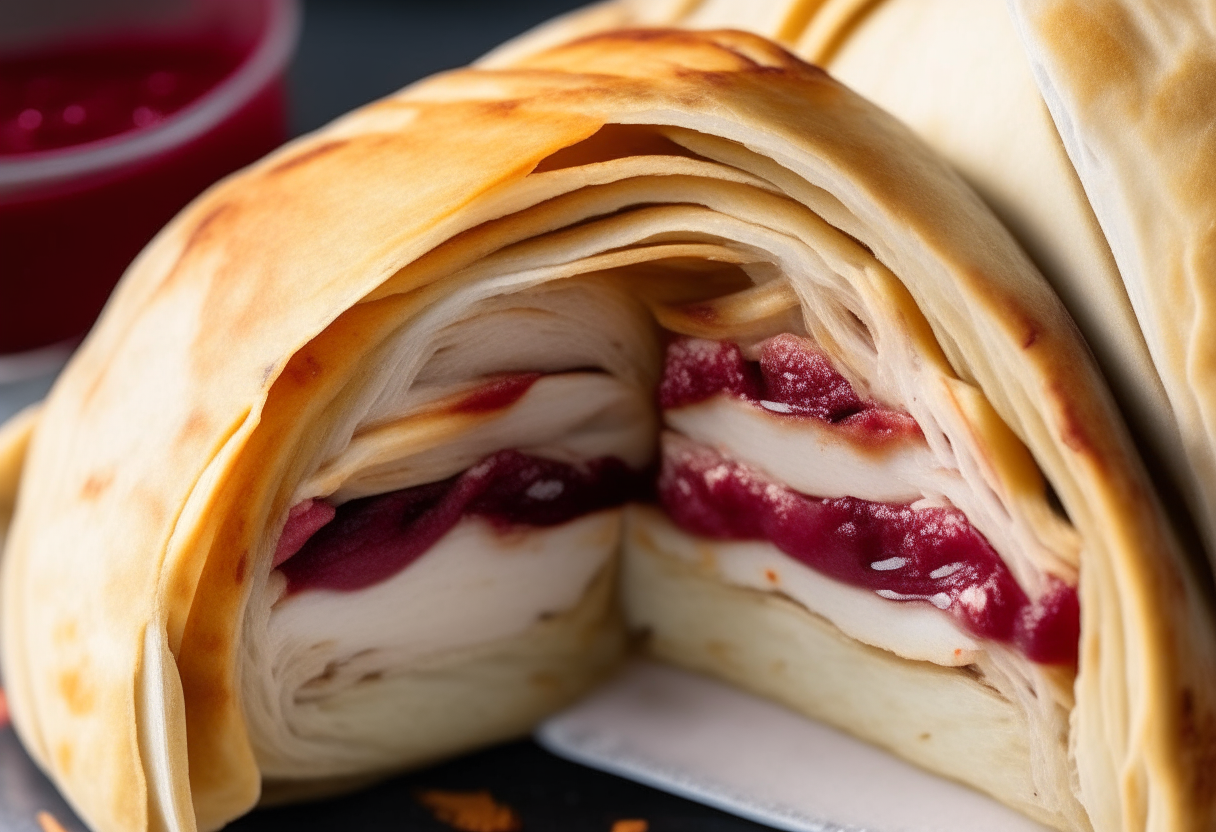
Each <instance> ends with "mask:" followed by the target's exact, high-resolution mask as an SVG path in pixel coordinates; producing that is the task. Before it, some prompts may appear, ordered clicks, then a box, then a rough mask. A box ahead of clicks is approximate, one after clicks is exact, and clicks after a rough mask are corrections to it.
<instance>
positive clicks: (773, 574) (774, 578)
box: [764, 569, 777, 584]
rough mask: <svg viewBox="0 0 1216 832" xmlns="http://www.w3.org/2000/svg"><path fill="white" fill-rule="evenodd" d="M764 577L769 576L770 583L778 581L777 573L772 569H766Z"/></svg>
mask: <svg viewBox="0 0 1216 832" xmlns="http://www.w3.org/2000/svg"><path fill="white" fill-rule="evenodd" d="M764 577H766V578H768V580H769V583H773V584H775V583H777V573H776V572H774V571H773V570H771V569H765V570H764Z"/></svg>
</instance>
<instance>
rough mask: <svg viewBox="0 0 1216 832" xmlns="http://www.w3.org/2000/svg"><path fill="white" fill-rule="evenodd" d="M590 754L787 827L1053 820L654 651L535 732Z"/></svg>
mask: <svg viewBox="0 0 1216 832" xmlns="http://www.w3.org/2000/svg"><path fill="white" fill-rule="evenodd" d="M536 739H537V741H538V742H539V743H540V744H541V745H543V746H544V747H545V748H547V749H548V750H550V751H551V752H553V753H554V754H557V755H558V756H560V757H564V758H566V759H568V760H572V761H574V762H577V763H581V764H583V765H587V766H590V767H592V768H597V769H600V770H602V771H607V772H610V773H612V774H616V775H619V776H621V777H626V778H628V779H630V780H635V781H637V782H639V783H644V784H646V785H648V786H653V787H655V788H658V789H662V790H664V791H667V792H671V793H673V794H678V795H681V796H683V797H687V798H690V799H692V800H696V801H699V802H701V803H705V804H708V805H710V806H714V807H717V808H719V809H722V810H724V811H727V812H731V813H732V814H736V815H739V816H741V817H745V818H749V819H751V820H755V821H759V822H760V823H765V824H768V825H770V826H773V827H776V828H778V829H787V830H792V832H860V831H861V830H866V831H867V832H975V830H977V829H983V830H986V832H1049V830H1048V829H1047V827H1045V826H1042V825H1040V824H1038V823H1036V822H1034V821H1032V820H1030V819H1028V818H1025V817H1023V816H1022V815H1019V814H1018V813H1016V812H1014V811H1013V810H1012V809H1009V808H1007V807H1005V806H1003V805H1001V804H1000V803H997V802H996V801H994V800H992V799H991V798H988V797H985V796H984V795H982V794H980V793H979V792H975V791H972V790H971V789H968V788H967V787H965V786H961V785H959V784H957V783H953V782H951V781H948V780H944V779H941V778H939V777H935V776H933V775H931V774H928V773H927V772H924V771H921V770H920V769H917V768H915V767H914V766H911V765H909V764H908V763H905V762H903V761H902V760H899V759H897V758H895V757H893V756H891V755H889V754H886V753H884V752H882V751H880V750H879V749H877V748H875V747H873V746H870V745H867V744H866V743H863V742H861V741H859V740H855V739H853V738H852V737H849V736H847V735H845V734H842V733H840V732H838V731H836V730H833V729H832V728H828V727H827V726H824V725H821V724H819V723H816V722H813V721H811V720H809V719H806V718H804V717H802V716H799V715H798V714H795V713H794V712H792V711H789V710H787V709H785V708H783V707H781V706H780V705H776V704H773V703H771V702H768V701H766V700H763V699H760V698H758V697H755V696H752V695H750V694H748V693H744V692H742V691H739V690H736V689H734V688H732V687H728V686H727V685H724V684H722V683H719V682H715V681H713V680H711V679H708V678H706V677H702V676H698V675H695V674H692V673H687V672H685V671H682V670H678V669H675V668H672V667H667V666H664V665H659V664H656V663H653V662H648V661H641V660H639V661H636V662H633V663H631V664H630V665H629V666H628V667H627V668H626V669H625V670H624V671H623V672H622V673H621V674H620V675H619V676H617V677H616V678H615V679H614V680H613V681H611V682H609V683H608V684H607V685H605V686H604V687H602V688H600V689H599V690H598V691H596V692H595V693H593V694H592V695H591V696H589V697H587V698H586V699H584V700H583V701H582V702H580V703H579V704H577V705H575V706H574V707H572V708H570V709H568V710H566V711H564V712H562V713H560V714H558V715H556V716H554V717H552V718H551V719H549V720H548V721H547V722H545V723H544V724H543V725H541V726H540V728H539V729H538V730H537V732H536Z"/></svg>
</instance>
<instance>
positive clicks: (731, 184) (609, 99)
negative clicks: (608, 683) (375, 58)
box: [2, 32, 1216, 832]
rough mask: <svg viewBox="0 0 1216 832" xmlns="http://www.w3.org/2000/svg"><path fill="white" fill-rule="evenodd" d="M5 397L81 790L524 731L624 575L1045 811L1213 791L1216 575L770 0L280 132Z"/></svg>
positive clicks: (986, 225) (62, 736)
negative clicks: (708, 24) (20, 404)
mask: <svg viewBox="0 0 1216 832" xmlns="http://www.w3.org/2000/svg"><path fill="white" fill-rule="evenodd" d="M30 418H34V417H30ZM36 418H37V425H36V427H35V429H34V432H33V435H32V438H30V439H29V447H28V452H25V453H24V467H23V470H22V472H21V474H20V488H19V491H18V492H17V496H16V514H15V517H14V520H13V524H12V527H11V529H10V532H9V536H8V539H7V544H6V550H5V553H4V561H3V593H4V594H3V607H2V614H3V653H2V661H3V671H4V678H5V680H6V684H7V685H8V686H9V694H10V699H11V704H12V708H13V715H14V720H15V724H16V726H17V728H18V730H19V732H20V734H21V737H22V738H23V740H24V742H25V743H26V745H27V747H28V748H29V750H30V751H31V753H32V754H33V756H34V757H35V759H37V760H38V762H39V763H40V764H41V765H42V766H43V767H44V768H45V769H46V770H47V771H48V772H49V773H50V775H51V776H52V777H53V778H54V780H55V782H56V783H58V784H59V785H60V787H61V788H62V789H63V790H64V792H65V793H66V794H67V795H68V797H69V799H70V800H71V801H72V803H73V805H74V806H75V807H76V808H77V809H78V810H79V811H80V813H81V815H82V816H83V817H84V818H86V820H87V821H88V822H89V823H90V824H91V825H92V826H94V827H95V828H96V829H98V830H105V831H106V832H109V830H114V832H117V830H143V829H170V830H192V829H196V828H198V829H216V828H218V827H220V826H222V825H223V824H224V823H226V822H227V821H229V820H231V819H232V818H233V817H236V816H237V815H239V814H241V813H243V812H245V811H248V810H249V809H250V808H251V807H252V806H254V805H255V804H256V803H257V801H258V800H259V797H267V798H270V797H292V796H302V795H315V794H319V793H322V792H324V791H327V790H335V789H341V788H349V787H350V786H352V785H354V784H357V783H359V782H363V781H365V780H368V779H371V778H375V777H381V776H384V775H386V774H387V773H389V772H392V771H395V770H398V769H401V768H405V767H409V766H414V765H419V764H422V763H424V762H427V761H430V760H433V759H438V758H441V757H444V756H448V755H452V754H456V753H459V752H460V751H462V750H464V749H467V748H471V747H474V746H476V745H479V744H484V743H489V742H494V741H497V740H499V739H502V738H504V737H508V736H512V735H515V734H518V733H521V732H523V731H526V730H527V729H528V727H529V726H530V725H531V724H532V723H533V722H534V721H535V720H536V719H538V718H539V717H540V716H542V715H543V714H545V713H547V712H549V711H550V710H552V709H554V708H556V707H558V706H560V705H561V704H562V703H564V702H567V701H569V700H570V699H571V698H572V697H574V696H576V695H577V694H578V693H579V692H580V691H582V690H584V689H585V688H586V687H588V686H589V685H591V684H593V683H594V682H595V680H596V679H598V678H600V677H601V676H602V675H603V674H604V673H606V672H607V671H608V670H610V668H611V667H612V666H613V664H614V662H615V661H616V659H617V658H618V657H619V655H620V653H621V650H622V645H623V642H624V637H625V632H626V630H625V625H624V623H623V621H622V618H621V616H620V615H619V613H618V612H617V610H618V609H619V608H618V606H617V605H616V604H615V603H614V600H613V599H614V584H615V583H617V582H618V578H619V583H620V586H621V588H622V590H623V608H624V611H625V614H626V616H627V617H628V618H629V620H630V621H631V622H632V624H633V626H635V627H638V628H641V629H643V630H645V631H646V632H648V633H649V643H650V645H651V646H652V648H653V649H654V651H655V652H656V653H658V654H659V655H661V656H664V657H667V658H669V659H671V660H673V661H676V662H679V663H681V664H684V665H687V666H691V667H695V668H700V669H704V670H707V671H709V672H712V673H716V674H719V675H721V676H724V677H725V678H728V679H731V680H734V681H736V682H738V683H740V684H742V685H745V686H747V687H749V688H751V689H753V690H757V691H759V692H762V693H765V694H767V695H770V696H773V697H776V698H778V699H780V700H782V701H784V702H786V703H789V704H790V705H792V706H793V707H795V708H797V709H800V710H802V711H803V712H805V713H807V714H809V715H811V716H815V717H819V718H823V719H826V720H828V721H830V722H832V723H834V724H836V725H838V726H840V727H842V728H844V729H845V730H848V731H851V732H854V733H856V734H858V735H860V736H862V737H865V738H867V739H869V740H870V741H872V742H875V743H877V744H879V745H881V746H884V747H886V748H889V749H891V750H893V751H895V752H896V753H899V754H902V755H904V756H906V757H908V758H909V759H911V760H913V761H915V762H918V763H920V764H922V765H924V766H926V767H928V768H930V769H932V770H934V771H938V772H940V773H942V774H944V775H946V776H950V777H953V778H956V779H958V780H961V781H963V782H966V783H970V784H972V785H974V786H976V787H977V788H980V789H983V790H985V791H987V792H989V793H990V794H993V795H995V796H996V797H998V798H999V799H1001V800H1004V801H1006V802H1008V803H1009V804H1011V805H1013V806H1015V807H1017V808H1018V809H1020V810H1022V811H1024V812H1026V813H1028V814H1030V815H1032V816H1034V817H1036V818H1039V819H1041V820H1043V821H1045V822H1047V823H1049V824H1052V825H1054V826H1056V827H1058V828H1060V829H1066V830H1086V829H1091V828H1093V829H1099V830H1114V829H1124V830H1126V829H1135V830H1142V829H1153V830H1183V829H1203V828H1207V827H1208V826H1209V825H1210V823H1211V822H1212V819H1213V817H1216V816H1214V815H1213V806H1212V799H1213V795H1212V793H1211V791H1210V790H1209V789H1207V788H1206V787H1205V784H1206V782H1207V780H1206V778H1205V775H1204V774H1203V772H1205V771H1207V770H1210V769H1209V767H1210V765H1211V758H1212V753H1213V749H1214V745H1213V744H1214V743H1216V737H1214V736H1213V733H1212V730H1213V725H1214V722H1213V720H1214V719H1216V703H1214V701H1213V699H1214V697H1216V685H1214V684H1213V681H1214V680H1216V673H1214V669H1213V659H1214V658H1216V650H1214V647H1213V632H1214V630H1213V628H1212V622H1211V620H1210V615H1209V611H1208V608H1207V607H1206V605H1205V603H1204V601H1203V599H1202V598H1201V596H1200V594H1199V592H1198V590H1197V587H1196V583H1195V581H1193V580H1192V578H1191V577H1190V576H1189V574H1188V573H1187V572H1186V570H1185V567H1184V565H1183V558H1182V556H1181V554H1180V552H1179V550H1178V548H1177V546H1176V544H1175V542H1174V540H1173V537H1172V534H1171V532H1170V530H1169V528H1168V526H1167V524H1166V521H1165V520H1164V519H1163V515H1162V513H1161V509H1160V506H1159V505H1158V503H1157V501H1156V500H1155V498H1154V496H1153V493H1152V491H1151V489H1150V487H1149V485H1148V483H1147V480H1146V478H1145V475H1144V473H1143V471H1142V469H1141V466H1140V464H1139V463H1138V462H1137V458H1136V456H1135V453H1134V451H1133V449H1132V446H1131V443H1130V442H1129V440H1128V437H1127V434H1126V431H1125V429H1124V428H1123V427H1122V423H1121V421H1120V419H1119V416H1118V414H1117V412H1116V410H1115V408H1114V406H1113V404H1112V403H1111V400H1110V398H1109V396H1108V394H1107V393H1106V391H1105V388H1104V386H1103V383H1102V381H1101V378H1100V376H1099V374H1098V372H1097V370H1096V368H1095V367H1094V364H1093V362H1092V359H1091V357H1090V355H1089V353H1088V352H1087V350H1086V348H1085V346H1084V344H1083V343H1082V341H1081V340H1080V337H1079V336H1078V334H1077V332H1076V330H1075V328H1074V327H1073V325H1072V323H1071V320H1070V319H1069V317H1068V316H1067V314H1066V313H1065V311H1064V309H1063V307H1062V306H1061V305H1060V303H1059V302H1058V301H1057V299H1056V297H1055V296H1054V295H1053V294H1052V292H1051V291H1050V289H1049V288H1048V286H1047V284H1046V283H1045V282H1044V281H1043V279H1042V278H1041V277H1039V276H1038V274H1037V273H1036V272H1035V270H1034V269H1033V267H1032V266H1031V265H1030V263H1029V261H1028V260H1027V259H1026V258H1025V256H1024V255H1022V253H1021V252H1020V250H1019V249H1018V248H1017V246H1016V244H1015V243H1014V242H1013V240H1012V239H1011V238H1010V237H1009V236H1008V234H1007V233H1006V232H1005V231H1004V229H1003V228H1002V227H1001V226H1000V224H999V223H998V222H997V221H996V220H995V219H994V217H993V216H992V215H991V214H990V213H989V212H988V211H987V209H986V208H985V207H984V206H983V204H982V203H981V202H980V201H979V200H978V198H977V197H976V196H975V195H974V194H973V193H972V192H971V191H970V190H968V189H967V187H966V186H965V185H964V184H963V183H962V181H961V180H960V179H959V178H958V177H957V176H956V174H954V173H953V172H952V171H951V170H950V169H949V168H948V167H947V166H946V165H945V164H944V163H943V162H942V161H940V160H939V159H938V158H937V157H936V156H935V155H934V154H933V153H932V152H931V151H929V150H928V149H927V148H925V147H924V146H922V145H921V144H920V143H919V142H918V141H917V140H916V139H915V138H914V137H913V136H912V135H911V134H910V133H909V132H908V131H907V130H906V129H905V128H903V127H902V126H901V125H900V124H899V123H898V122H896V121H895V120H894V119H893V118H891V117H890V116H888V115H886V114H885V113H883V112H882V111H880V110H878V109H877V108H876V107H874V106H873V105H871V104H868V103H867V102H865V101H864V100H862V99H861V98H859V97H858V96H856V95H854V94H852V93H850V92H849V91H848V90H847V89H845V88H844V87H842V86H841V85H840V84H839V83H837V82H835V81H833V80H831V79H830V78H829V77H827V76H826V75H825V74H824V73H822V72H821V71H819V70H817V69H815V68H813V67H810V66H808V65H806V64H804V63H802V62H800V61H798V60H797V59H795V58H793V57H792V56H790V55H789V54H787V53H786V52H784V51H782V50H781V49H780V48H778V47H776V46H774V45H772V44H770V43H769V42H767V41H764V40H762V39H760V38H757V37H754V36H750V35H745V34H741V33H737V32H717V33H708V34H691V33H679V32H625V33H617V34H610V35H605V36H601V37H595V38H590V39H587V40H583V41H579V42H575V43H572V44H570V45H567V46H564V47H560V48H556V49H554V50H551V51H548V52H545V53H542V54H539V55H536V56H534V57H531V58H529V59H527V60H526V61H524V62H522V63H521V64H520V65H519V66H517V67H515V68H511V69H498V70H488V69H470V70H462V71H458V72H454V73H451V74H448V75H444V76H439V77H437V78H434V79H432V80H429V81H426V82H423V83H421V84H419V85H417V86H415V87H412V88H410V89H407V90H405V91H404V92H402V93H400V94H398V95H396V96H393V97H390V98H388V99H386V100H384V101H382V102H379V103H377V104H374V105H372V106H370V107H367V108H365V109H363V110H360V111H358V112H356V113H354V114H352V115H350V116H348V117H346V118H344V119H342V120H340V121H338V122H336V123H335V124H333V125H331V126H330V127H329V128H327V129H325V130H324V131H322V132H320V133H318V134H316V135H314V136H311V137H309V138H306V139H304V140H302V141H300V142H298V143H296V144H294V145H293V146H291V147H288V148H286V149H284V150H283V151H281V152H279V153H277V154H275V155H273V156H271V157H270V158H268V159H267V160H265V161H264V162H262V163H260V164H258V165H256V166H255V167H253V168H251V169H249V170H247V171H245V172H244V173H242V174H240V175H238V176H237V177H234V178H233V179H231V180H229V181H227V182H225V183H223V184H221V185H219V186H218V187H216V188H214V189H213V190H212V191H210V192H209V193H208V194H206V195H205V196H204V197H203V198H201V199H200V200H198V201H197V202H196V203H195V204H193V205H192V206H191V207H190V208H188V209H187V210H186V211H185V212H184V213H183V214H182V215H181V216H179V217H178V218H177V219H176V220H175V221H174V222H173V223H172V224H171V225H170V226H169V227H168V228H167V229H166V230H165V231H164V232H163V233H162V234H161V235H160V236H159V237H158V238H157V240H156V241H155V242H154V243H153V244H152V245H151V246H150V247H149V248H148V249H147V250H146V251H145V252H144V253H143V254H142V255H141V257H140V258H139V260H138V261H137V262H136V263H135V265H134V266H133V268H132V270H131V272H130V273H129V274H128V276H127V277H126V279H125V280H124V282H123V284H122V286H121V288H120V289H119V290H118V293H117V294H116V296H115V297H114V299H113V301H112V302H111V304H110V306H109V308H108V311H107V313H106V315H105V316H104V318H103V320H102V321H101V323H100V324H99V326H98V327H97V329H96V330H95V331H94V332H93V333H92V334H91V335H90V337H89V338H88V340H87V341H86V343H85V345H84V346H83V348H82V350H81V351H80V353H79V354H78V355H77V356H76V358H75V359H74V360H73V362H72V363H71V364H70V366H69V367H68V368H67V370H66V371H65V373H64V375H63V377H62V378H61V380H60V382H59V383H58V384H57V386H56V388H55V389H54V391H53V392H52V394H51V396H50V397H49V399H48V401H47V402H46V404H45V406H44V408H43V410H42V411H41V412H40V413H39V414H38V415H37V417H36ZM12 436H13V442H12V444H11V445H10V456H12V457H13V458H14V460H16V457H18V456H21V447H22V445H23V443H24V442H25V437H27V436H28V431H25V430H14V431H13V432H12ZM6 468H7V469H10V470H15V468H16V464H15V462H14V463H13V464H9V465H7V466H6ZM621 541H623V549H624V552H625V558H624V562H623V564H618V563H617V562H616V561H615V559H614V553H615V551H616V549H617V547H618V544H619V543H620V542H621Z"/></svg>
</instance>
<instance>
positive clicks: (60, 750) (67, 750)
mask: <svg viewBox="0 0 1216 832" xmlns="http://www.w3.org/2000/svg"><path fill="white" fill-rule="evenodd" d="M55 766H56V767H57V768H58V769H59V771H60V772H61V773H63V774H68V773H69V772H71V770H72V745H71V743H69V742H67V741H66V740H64V741H63V742H60V743H58V744H57V745H56V746H55ZM43 828H45V827H43Z"/></svg>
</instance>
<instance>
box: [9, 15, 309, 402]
mask: <svg viewBox="0 0 1216 832" xmlns="http://www.w3.org/2000/svg"><path fill="white" fill-rule="evenodd" d="M64 2H65V0H57V4H58V7H59V11H60V12H61V13H62V7H63V5H64ZM20 5H22V6H25V5H26V4H20ZM37 5H38V4H30V7H33V6H37ZM50 5H51V6H56V3H51V4H50ZM68 5H69V6H70V5H71V2H68ZM112 5H113V7H114V11H113V14H110V15H105V14H99V13H98V8H99V7H98V5H97V4H95V3H91V4H85V5H81V4H79V3H77V6H78V7H79V9H86V8H87V10H88V14H89V15H90V16H91V19H89V20H88V21H87V23H86V24H81V22H80V20H81V15H82V14H84V12H81V13H80V14H76V15H74V16H73V18H72V19H73V23H72V24H69V25H67V26H64V25H62V24H59V25H56V21H54V20H42V21H38V20H24V21H21V25H20V26H18V25H15V24H12V25H9V26H7V27H5V26H4V25H3V24H4V23H5V21H0V29H5V30H6V31H7V32H9V33H10V35H9V36H7V37H4V38H3V41H4V42H3V43H0V84H8V89H7V90H0V383H4V382H5V381H12V380H15V379H17V378H20V377H23V376H29V375H30V374H36V373H39V372H46V369H47V367H48V366H51V365H53V363H54V361H56V360H59V356H61V355H62V354H64V353H65V351H66V350H67V349H68V348H69V346H70V344H72V343H73V342H74V341H76V340H78V339H79V338H80V337H81V336H82V335H83V334H84V332H85V331H86V330H87V329H88V328H89V326H90V325H91V324H92V322H93V321H94V319H95V318H96V316H97V314H98V312H100V310H101V307H102V305H103V304H104V302H105V299H106V298H107V296H108V295H109V293H110V291H111V289H113V287H114V284H115V283H116V282H117V280H118V278H119V277H120V276H121V274H122V272H123V271H124V270H125V269H126V267H127V265H128V264H129V263H130V262H131V260H132V259H133V258H134V256H135V255H136V254H137V253H138V252H139V250H140V249H141V248H142V247H143V246H144V245H145V244H146V243H147V242H148V240H149V239H151V237H152V236H153V235H154V234H155V233H156V231H157V230H158V229H159V228H160V227H161V226H162V225H164V224H165V222H167V221H168V220H169V219H170V218H171V217H172V216H173V215H174V214H175V213H176V212H177V211H178V210H180V209H181V208H182V207H183V206H184V205H185V204H186V203H187V202H189V200H190V199H192V198H193V197H194V196H196V195H197V194H198V193H200V192H201V191H202V190H203V189H204V188H206V187H207V186H208V185H210V184H211V183H212V182H214V181H215V180H216V179H219V178H220V177H222V176H224V175H225V174H227V173H229V172H231V171H233V170H235V169H237V168H239V167H241V166H243V165H245V164H248V163H249V162H252V161H254V160H255V159H257V158H259V157H261V156H262V155H264V154H265V153H267V152H268V151H270V150H272V149H273V148H274V147H276V146H278V145H279V144H281V143H282V142H283V141H284V140H285V139H286V138H287V117H286V93H285V83H284V74H285V70H286V67H287V63H288V61H289V59H290V57H291V54H292V52H293V50H294V47H295V43H296V40H297V36H298V31H299V9H298V6H297V4H296V2H295V0H188V1H187V2H182V0H176V1H175V2H169V1H167V0H166V1H164V2H159V3H150V2H147V0H144V1H143V2H142V3H140V2H134V3H133V2H132V0H125V2H121V0H120V2H116V3H113V4H112ZM60 16H62V14H61V15H60ZM14 32H17V33H19V35H20V36H17V37H14V36H12V33H14Z"/></svg>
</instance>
